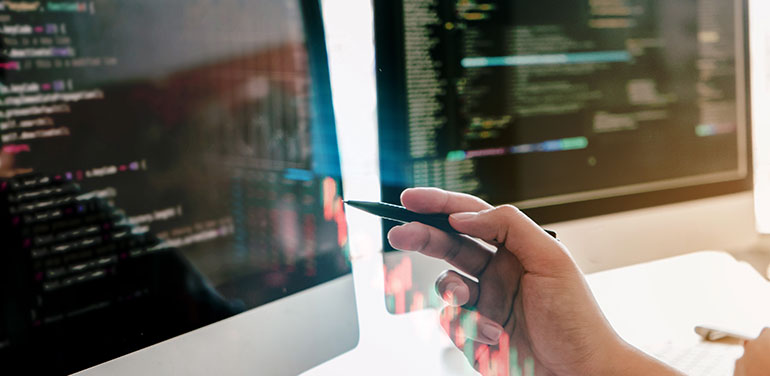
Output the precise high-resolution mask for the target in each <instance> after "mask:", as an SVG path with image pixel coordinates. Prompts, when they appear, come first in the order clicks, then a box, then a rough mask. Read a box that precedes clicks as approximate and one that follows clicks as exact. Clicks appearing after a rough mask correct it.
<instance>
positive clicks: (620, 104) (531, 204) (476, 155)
mask: <svg viewBox="0 0 770 376" xmlns="http://www.w3.org/2000/svg"><path fill="white" fill-rule="evenodd" d="M374 7H375V10H374V11H375V40H376V42H375V43H376V61H377V85H378V88H377V93H378V107H379V119H378V123H379V142H380V161H381V162H380V170H381V177H382V197H383V200H385V201H390V202H398V197H399V194H400V192H401V191H402V190H403V189H404V188H405V187H410V186H437V187H442V188H446V189H450V190H456V191H463V192H468V193H472V194H475V195H478V196H480V197H482V198H484V199H486V200H488V201H489V202H490V203H493V204H508V203H510V204H514V205H517V206H518V207H520V208H522V209H524V211H525V212H526V213H527V214H528V215H530V216H531V217H532V218H533V219H535V220H536V221H538V222H540V223H543V224H545V223H552V222H557V221H565V220H571V219H577V218H585V217H590V216H596V215H600V214H607V213H612V212H618V211H624V210H630V209H637V208H642V207H649V206H655V205H661V204H667V203H674V202H680V201H685V200H691V199H696V198H703V197H709V196H715V195H720V194H726V193H731V192H739V191H743V190H747V189H750V187H751V177H750V175H751V168H750V153H751V148H750V147H749V140H750V137H749V124H748V123H749V116H748V114H749V103H750V101H749V100H748V82H749V81H748V48H747V46H748V40H747V35H748V34H747V30H748V27H747V22H746V20H747V2H746V1H744V0H731V1H723V0H704V1H649V2H629V1H571V2H564V1H557V0H546V1H538V2H536V3H532V2H526V1H494V0H486V1H472V0H471V1H469V0H459V1H444V0H418V1H388V0H375V1H374ZM389 226H391V225H390V224H385V227H386V229H385V231H387V228H388V227H389ZM387 248H389V247H388V246H387V244H386V249H387Z"/></svg>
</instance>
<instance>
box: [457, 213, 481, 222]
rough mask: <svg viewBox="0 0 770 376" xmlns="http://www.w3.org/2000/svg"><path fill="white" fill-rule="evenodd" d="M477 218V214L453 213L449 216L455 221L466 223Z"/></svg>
mask: <svg viewBox="0 0 770 376" xmlns="http://www.w3.org/2000/svg"><path fill="white" fill-rule="evenodd" d="M477 216H478V213H455V214H452V215H451V217H452V219H454V220H456V221H467V220H471V219H474V218H476V217H477Z"/></svg>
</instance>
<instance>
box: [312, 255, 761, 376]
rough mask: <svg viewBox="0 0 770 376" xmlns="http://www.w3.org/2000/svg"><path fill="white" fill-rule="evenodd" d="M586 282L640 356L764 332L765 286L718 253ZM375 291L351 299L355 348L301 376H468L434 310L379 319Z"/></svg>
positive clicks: (364, 268) (364, 269)
mask: <svg viewBox="0 0 770 376" xmlns="http://www.w3.org/2000/svg"><path fill="white" fill-rule="evenodd" d="M377 264H378V263H377V262H376V260H373V259H361V260H358V264H357V267H358V269H357V272H358V275H357V276H356V277H357V281H356V282H357V283H358V282H359V280H368V281H371V280H370V279H369V277H370V276H371V274H368V273H375V274H376V270H373V269H372V268H378V266H377ZM380 275H381V272H380ZM588 281H589V284H590V285H591V288H592V290H593V291H594V294H595V295H596V298H597V300H598V302H599V305H600V306H601V307H602V309H603V310H604V312H605V315H606V316H607V318H608V319H609V321H610V323H611V324H612V325H613V327H614V328H615V329H616V330H617V331H618V333H619V334H620V335H621V336H622V337H623V338H624V339H626V340H627V341H628V342H630V343H632V344H634V345H636V346H638V347H640V348H642V349H643V350H646V351H651V350H653V349H655V348H656V347H659V345H660V344H662V343H673V344H677V345H682V346H687V345H694V344H696V343H698V342H699V341H700V339H699V337H698V336H697V335H696V334H695V333H694V332H693V327H694V326H695V325H698V324H709V325H715V326H719V327H723V328H729V329H733V330H736V331H738V332H743V333H746V334H748V335H757V334H758V333H759V331H760V330H761V328H762V327H764V326H768V325H770V284H768V283H767V282H765V280H764V279H763V278H762V277H761V276H760V275H759V274H758V273H757V272H756V271H755V270H754V269H753V268H751V266H749V265H748V264H745V263H740V262H737V261H736V260H735V259H734V258H733V257H732V256H730V255H729V254H726V253H722V252H698V253H693V254H689V255H684V256H678V257H674V258H670V259H665V260H659V261H654V262H650V263H645V264H639V265H634V266H630V267H625V268H620V269H615V270H610V271H605V272H600V273H596V274H592V275H589V276H588ZM357 286H362V284H357ZM376 288H377V286H376V285H372V284H368V286H362V287H361V288H359V289H358V292H357V295H358V296H359V299H361V300H360V304H359V307H364V310H369V312H361V341H360V343H359V346H358V347H357V348H356V349H355V350H353V351H351V352H349V353H347V354H344V355H342V356H340V357H338V358H336V359H333V360H331V361H329V362H327V363H325V364H323V365H322V366H320V367H318V368H316V369H314V370H312V371H310V372H308V373H307V374H308V375H333V374H344V373H349V372H351V370H358V371H366V373H367V374H372V375H393V374H408V375H424V374H437V373H441V374H473V372H472V370H471V369H470V367H468V366H467V365H466V364H465V360H464V359H463V358H462V355H461V354H460V353H459V352H458V351H455V350H454V349H453V348H452V345H451V344H450V343H449V341H448V340H447V339H446V337H445V336H444V334H443V332H442V331H441V329H440V327H439V326H438V324H437V322H438V320H437V313H436V311H435V310H426V311H419V312H414V313H410V314H406V315H401V316H391V315H388V314H385V313H384V307H383V306H382V305H383V303H381V302H382V300H383V299H382V296H381V295H379V294H374V293H371V294H369V293H366V292H364V290H369V289H376ZM372 291H373V290H372ZM380 291H382V290H380ZM374 306H379V307H380V309H381V310H378V309H376V308H373V307H374Z"/></svg>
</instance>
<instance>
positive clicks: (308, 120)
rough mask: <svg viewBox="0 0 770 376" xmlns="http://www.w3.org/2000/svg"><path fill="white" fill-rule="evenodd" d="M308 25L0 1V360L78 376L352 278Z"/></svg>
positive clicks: (149, 6) (291, 19) (282, 7)
mask: <svg viewBox="0 0 770 376" xmlns="http://www.w3.org/2000/svg"><path fill="white" fill-rule="evenodd" d="M305 16H307V15H305V14H303V9H301V6H300V3H299V2H292V1H282V0H281V1H279V0H266V1H256V2H254V1H240V0H228V1H213V0H195V1H189V0H184V1H182V0H179V1H161V2H158V1H150V0H137V1H130V2H114V1H100V0H97V1H75V2H69V1H0V38H2V47H3V48H2V53H1V54H0V78H2V80H1V81H0V234H1V236H0V238H2V245H0V265H2V266H0V268H1V269H0V273H2V275H3V277H2V284H1V285H0V298H2V301H3V303H2V306H3V309H2V311H1V312H0V319H2V321H0V359H6V357H7V358H8V359H10V358H11V357H19V359H29V358H31V357H33V355H34V357H36V358H39V359H48V360H49V362H48V363H46V364H42V365H40V367H41V368H43V369H46V370H48V371H56V372H71V371H76V370H78V369H82V368H85V367H87V366H91V365H94V364H96V363H99V362H101V361H105V360H108V359H111V358H113V357H116V356H119V355H123V354H125V353H127V352H130V351H133V350H136V349H139V348H141V347H144V346H146V345H149V344H152V343H155V342H158V341H161V340H164V339H167V338H170V337H172V336H175V335H178V334H181V333H183V332H185V331H189V330H192V329H195V328H198V327H201V326H203V325H207V324H209V323H211V322H214V321H216V320H219V319H222V318H225V317H228V316H231V315H233V314H235V313H238V312H241V311H243V310H246V309H250V308H253V307H256V306H259V305H262V304H264V303H266V302H269V301H272V300H275V299H278V298H281V297H284V296H286V295H289V294H292V293H295V292H297V291H300V290H304V289H306V288H308V287H311V286H315V285H317V284H319V283H322V282H325V281H328V280H331V279H333V278H336V277H338V276H340V275H342V274H345V273H347V272H349V264H348V262H347V259H346V246H347V229H346V223H345V217H344V213H343V205H342V199H341V197H340V196H341V186H340V184H339V177H340V167H339V159H338V158H339V157H338V155H337V145H336V133H335V129H334V119H333V116H332V114H331V105H330V104H329V99H328V77H327V78H326V80H327V83H326V85H323V84H320V85H319V84H317V82H316V81H314V80H313V77H314V75H316V74H317V73H319V72H320V73H325V72H324V71H323V69H321V70H320V71H319V69H318V66H316V65H314V64H316V62H314V61H313V59H314V57H313V56H312V53H311V51H310V50H309V48H308V45H309V43H310V42H309V39H310V38H320V39H315V40H314V43H319V42H320V43H323V39H322V38H323V35H322V33H320V34H319V33H317V32H316V30H313V33H311V34H312V36H310V35H308V34H306V32H305V26H306V25H307V24H306V22H305V21H306V19H305V18H303V17H305ZM316 21H317V22H319V25H320V21H319V20H316ZM321 45H322V44H321ZM325 58H326V57H325V56H323V57H322V59H324V61H323V62H322V65H321V66H323V67H325V64H326V62H325ZM321 82H322V81H321ZM46 367H49V368H46ZM0 373H2V372H0Z"/></svg>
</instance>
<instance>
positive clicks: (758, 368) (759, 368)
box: [735, 328, 770, 376]
mask: <svg viewBox="0 0 770 376" xmlns="http://www.w3.org/2000/svg"><path fill="white" fill-rule="evenodd" d="M755 375H770V328H765V329H764V330H762V333H761V334H760V335H759V337H758V338H757V339H754V340H751V341H746V342H745V343H744V344H743V356H742V357H741V358H740V359H738V360H737V361H736V362H735V376H755Z"/></svg>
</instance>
